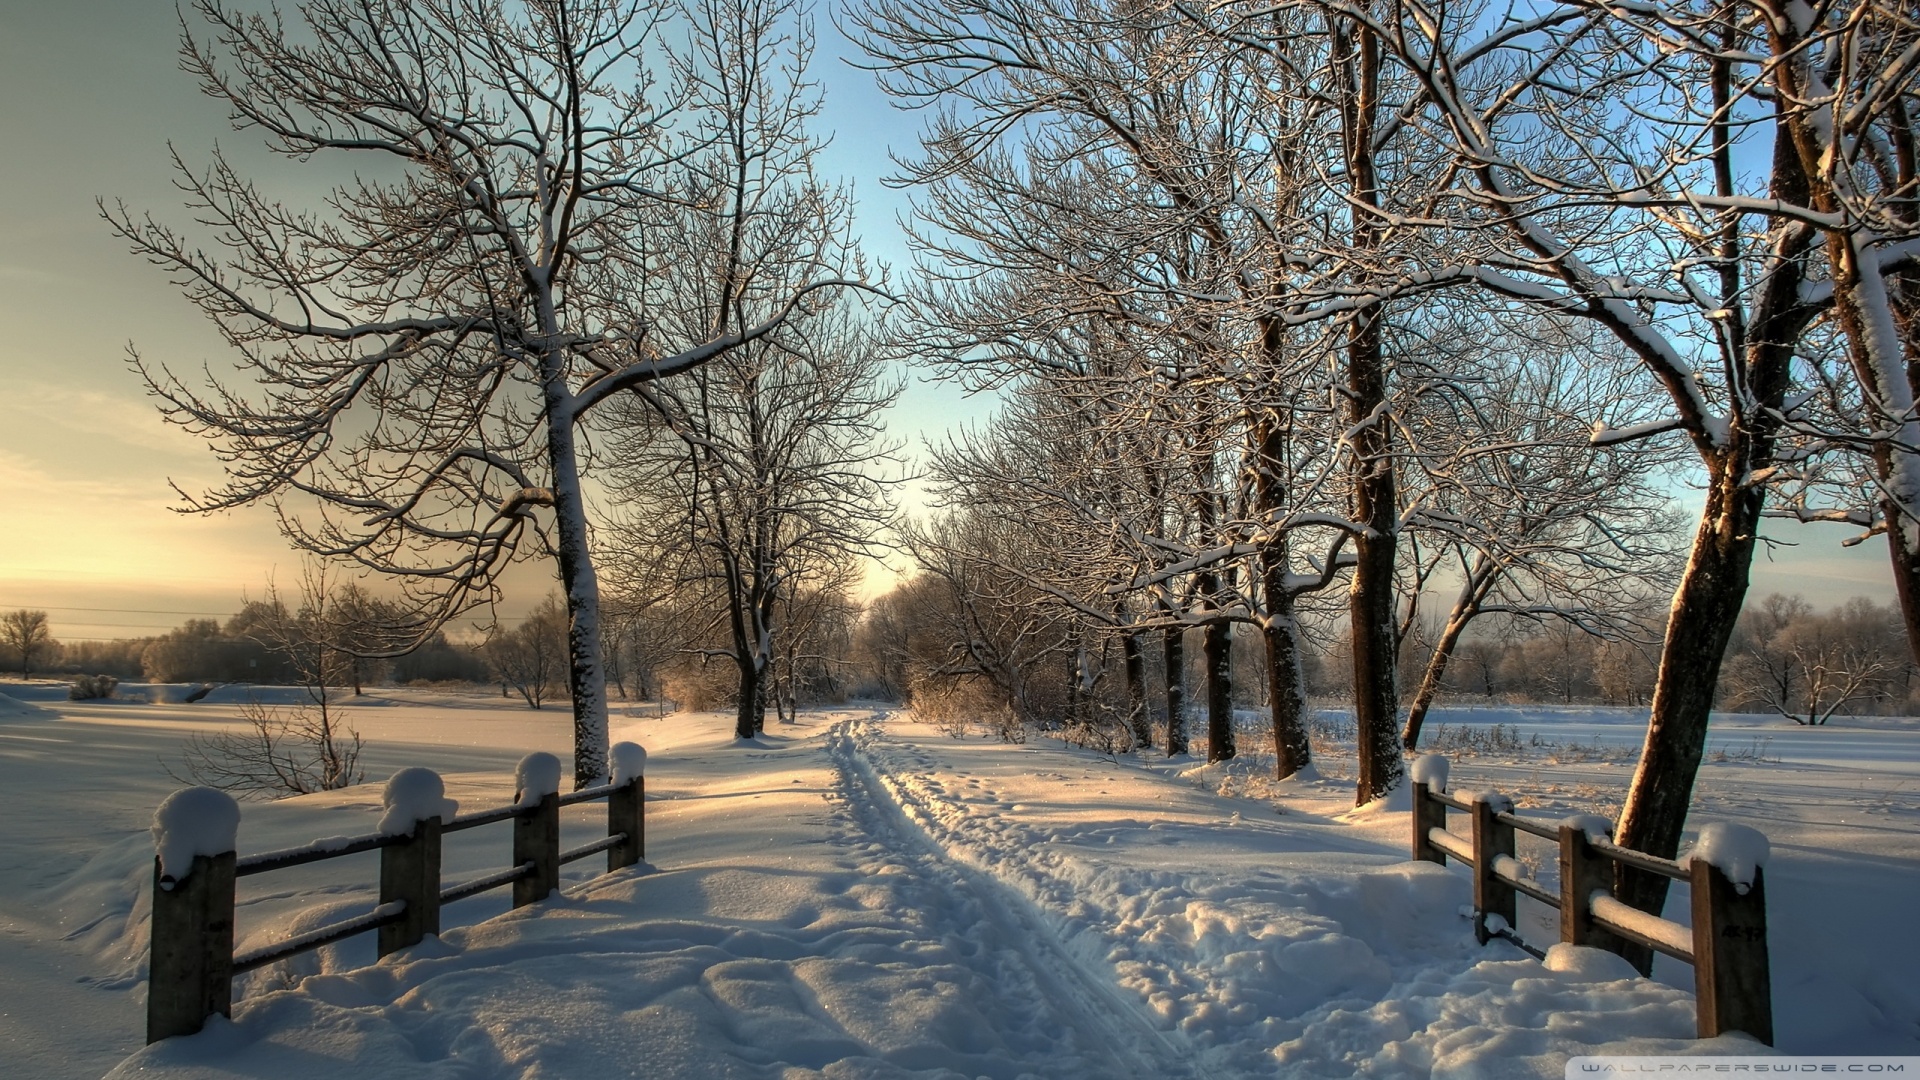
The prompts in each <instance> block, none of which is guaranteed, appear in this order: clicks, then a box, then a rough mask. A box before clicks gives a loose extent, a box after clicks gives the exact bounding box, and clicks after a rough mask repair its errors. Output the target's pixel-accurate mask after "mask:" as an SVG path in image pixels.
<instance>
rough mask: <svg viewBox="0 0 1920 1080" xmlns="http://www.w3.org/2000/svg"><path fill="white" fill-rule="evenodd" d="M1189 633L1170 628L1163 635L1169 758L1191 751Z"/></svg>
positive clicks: (1178, 628) (1161, 638) (1161, 646)
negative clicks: (1188, 742) (1188, 695)
mask: <svg viewBox="0 0 1920 1080" xmlns="http://www.w3.org/2000/svg"><path fill="white" fill-rule="evenodd" d="M1185 634H1186V630H1185V629H1184V628H1182V627H1178V626H1169V627H1167V628H1166V629H1165V630H1163V631H1161V632H1160V649H1161V652H1162V655H1164V656H1165V658H1166V664H1167V673H1166V683H1167V756H1168V757H1173V756H1175V755H1178V754H1184V753H1186V752H1187V683H1186V678H1187V671H1186V667H1187V643H1186V639H1185V636H1184V635H1185Z"/></svg>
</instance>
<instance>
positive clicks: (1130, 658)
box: [1120, 630, 1153, 749]
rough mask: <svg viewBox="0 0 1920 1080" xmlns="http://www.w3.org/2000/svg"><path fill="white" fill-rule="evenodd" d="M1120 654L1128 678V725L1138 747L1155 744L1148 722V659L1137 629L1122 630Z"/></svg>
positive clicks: (1134, 743) (1151, 727) (1135, 745)
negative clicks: (1144, 654)
mask: <svg viewBox="0 0 1920 1080" xmlns="http://www.w3.org/2000/svg"><path fill="white" fill-rule="evenodd" d="M1120 655H1121V657H1122V658H1123V660H1122V667H1123V669H1124V670H1125V672H1126V679H1127V726H1128V727H1130V728H1132V729H1133V745H1134V747H1135V748H1136V749H1141V748H1145V747H1149V746H1152V745H1153V726H1152V725H1151V724H1149V723H1147V660H1146V657H1145V656H1143V655H1142V654H1141V650H1140V635H1139V633H1138V632H1137V631H1133V630H1124V631H1122V632H1121V634H1120Z"/></svg>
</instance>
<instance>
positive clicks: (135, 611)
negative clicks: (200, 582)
mask: <svg viewBox="0 0 1920 1080" xmlns="http://www.w3.org/2000/svg"><path fill="white" fill-rule="evenodd" d="M20 606H28V605H17V604H0V607H20ZM31 606H32V607H34V608H37V609H39V610H42V611H91V612H98V613H104V614H111V615H216V616H218V615H232V614H234V612H232V611H159V610H155V609H152V608H119V607H62V606H60V605H59V604H34V605H31ZM99 625H101V626H106V625H110V624H107V623H100V624H99Z"/></svg>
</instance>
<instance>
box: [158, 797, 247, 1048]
mask: <svg viewBox="0 0 1920 1080" xmlns="http://www.w3.org/2000/svg"><path fill="white" fill-rule="evenodd" d="M239 828H240V807H239V804H237V803H235V802H234V801H233V797H232V796H230V795H228V794H227V793H226V792H224V791H218V790H216V789H214V788H208V787H195V788H186V789H183V790H181V791H176V792H174V793H173V794H172V795H169V796H167V799H166V801H165V802H162V803H161V804H160V808H159V809H158V810H156V811H154V815H153V839H154V860H153V922H152V926H151V938H152V940H151V944H150V946H149V952H148V960H147V1041H148V1042H149V1043H153V1042H159V1041H160V1040H161V1039H167V1038H171V1037H173V1036H175V1035H191V1034H193V1033H194V1032H196V1031H199V1030H200V1029H201V1028H202V1027H204V1026H205V1025H206V1022H207V1017H209V1016H212V1015H213V1014H215V1013H219V1014H220V1015H221V1016H228V1015H231V1014H232V1012H233V880H234V861H235V856H234V848H235V846H236V844H235V841H236V838H237V834H238V832H239Z"/></svg>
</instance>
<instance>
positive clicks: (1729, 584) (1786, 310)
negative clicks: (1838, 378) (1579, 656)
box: [1614, 121, 1815, 971]
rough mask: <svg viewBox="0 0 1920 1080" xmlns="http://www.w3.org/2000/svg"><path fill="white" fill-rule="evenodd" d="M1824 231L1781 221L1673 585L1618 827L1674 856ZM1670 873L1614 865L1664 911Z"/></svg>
mask: <svg viewBox="0 0 1920 1080" xmlns="http://www.w3.org/2000/svg"><path fill="white" fill-rule="evenodd" d="M1784 126H1785V124H1784V121H1781V122H1778V123H1777V124H1776V130H1775V137H1774V162H1773V178H1772V190H1773V193H1774V194H1775V195H1776V196H1777V197H1780V198H1782V199H1785V200H1787V201H1789V202H1794V203H1804V201H1805V197H1806V184H1805V175H1804V173H1803V172H1801V171H1800V169H1799V168H1798V162H1797V160H1796V158H1795V151H1794V150H1793V148H1792V146H1791V142H1790V140H1789V139H1788V138H1787V137H1786V132H1784V131H1782V130H1780V128H1781V127H1784ZM1718 157H1719V159H1720V160H1719V162H1718V163H1717V164H1718V171H1719V172H1720V174H1721V177H1720V184H1721V186H1722V188H1723V189H1729V190H1730V185H1731V176H1730V174H1731V151H1730V150H1726V149H1723V150H1722V151H1721V153H1720V154H1719V155H1718ZM1727 235H1728V236H1729V237H1730V239H1729V240H1728V247H1729V248H1730V249H1731V248H1732V247H1733V244H1734V243H1735V241H1734V240H1733V239H1731V238H1732V237H1735V236H1736V230H1735V228H1734V223H1732V222H1731V221H1730V222H1729V225H1728V228H1727ZM1814 239H1815V233H1814V230H1813V229H1812V228H1811V227H1810V226H1806V225H1801V224H1795V223H1788V224H1776V225H1774V226H1773V228H1772V230H1771V233H1770V238H1769V241H1768V245H1769V249H1770V250H1769V252H1768V257H1767V260H1766V266H1765V271H1766V272H1765V273H1764V274H1763V275H1762V277H1761V278H1760V282H1759V284H1758V285H1757V286H1756V289H1755V296H1754V300H1753V317H1752V320H1751V325H1750V326H1747V327H1745V328H1744V329H1741V332H1742V333H1743V334H1744V335H1745V337H1744V342H1743V344H1742V346H1741V348H1740V350H1739V353H1738V355H1740V356H1741V358H1742V361H1743V363H1742V367H1744V368H1745V376H1746V389H1747V393H1748V394H1749V395H1750V396H1751V404H1749V405H1748V406H1747V408H1746V411H1745V414H1744V415H1741V416H1738V417H1736V422H1734V423H1731V424H1729V425H1727V432H1726V435H1725V436H1724V440H1723V442H1724V445H1723V446H1722V447H1721V448H1720V449H1718V450H1714V449H1712V448H1707V449H1703V451H1702V456H1703V457H1704V458H1705V459H1706V462H1707V469H1708V484H1707V492H1706V496H1707V498H1706V506H1705V507H1704V508H1703V509H1702V511H1701V514H1700V524H1699V526H1698V528H1697V529H1696V530H1695V532H1694V541H1693V551H1692V555H1691V557H1690V559H1689V560H1688V563H1687V568H1686V571H1685V572H1684V574H1683V575H1682V576H1681V579H1680V586H1679V588H1678V589H1677V590H1676V591H1675V592H1674V596H1673V607H1672V610H1671V613H1670V614H1669V616H1668V619H1667V635H1666V640H1665V641H1664V642H1663V643H1662V645H1661V649H1660V669H1659V674H1658V676H1657V677H1656V681H1655V683H1654V688H1653V701H1652V705H1651V716H1650V717H1649V719H1648V724H1647V738H1646V743H1645V745H1644V747H1643V748H1642V749H1641V752H1640V763H1639V766H1638V767H1637V768H1636V769H1635V770H1634V774H1633V783H1632V785H1631V786H1630V787H1629V788H1628V789H1627V799H1626V803H1625V805H1624V806H1622V807H1621V810H1620V821H1619V825H1618V827H1617V828H1616V829H1615V837H1616V839H1617V842H1618V843H1620V844H1621V845H1622V846H1624V847H1630V848H1635V849H1637V850H1640V851H1645V852H1647V853H1648V854H1650V855H1656V856H1659V857H1661V858H1668V859H1670V858H1673V857H1674V855H1676V854H1677V853H1678V852H1679V850H1680V834H1681V831H1682V830H1683V829H1684V828H1685V827H1686V820H1687V811H1688V809H1689V807H1690V806H1691V803H1692V799H1693V782H1694V779H1695V777H1696V775H1697V774H1698V771H1699V768H1700V758H1701V755H1702V753H1703V752H1704V751H1705V749H1706V737H1707V721H1708V719H1709V717H1710V714H1711V710H1712V708H1713V693H1714V689H1715V687H1716V685H1717V684H1718V683H1719V679H1720V665H1721V662H1722V660H1723V659H1724V657H1725V655H1726V649H1727V642H1728V640H1729V639H1730V638H1731V637H1732V635H1733V628H1734V623H1735V621H1736V620H1737V619H1738V618H1739V616H1740V607H1741V604H1742V603H1743V602H1744V601H1745V599H1746V593H1747V584H1748V572H1749V570H1750V568H1751V566H1752V562H1753V550H1754V544H1755V537H1756V534H1757V532H1758V531H1759V526H1760V514H1761V510H1762V508H1763V505H1764V501H1765V496H1766V492H1765V488H1764V487H1762V486H1760V485H1758V484H1753V483H1750V482H1749V478H1750V477H1752V476H1754V475H1755V474H1756V473H1758V472H1759V471H1761V470H1763V469H1768V468H1770V467H1771V466H1772V465H1773V463H1774V440H1775V436H1776V432H1777V426H1778V422H1777V421H1776V420H1775V419H1774V417H1776V416H1777V415H1778V411H1779V409H1780V406H1781V402H1782V401H1783V400H1784V399H1785V395H1786V386H1787V381H1788V375H1789V371H1790V365H1791V362H1792V358H1793V351H1794V345H1795V343H1796V342H1797V341H1798V340H1799V337H1800V334H1801V333H1802V332H1803V331H1804V329H1805V327H1806V325H1807V323H1808V322H1809V321H1810V320H1811V318H1812V317H1813V314H1814V312H1813V311H1812V310H1811V309H1808V308H1806V307H1805V306H1803V305H1802V303H1801V301H1800V287H1801V283H1802V282H1803V281H1805V280H1806V263H1807V258H1808V255H1809V252H1810V250H1811V248H1812V246H1813V241H1814ZM1736 273H1737V264H1736V263H1733V262H1732V261H1731V260H1729V263H1728V268H1727V269H1726V270H1725V271H1723V274H1724V275H1725V276H1726V280H1725V281H1724V283H1723V286H1722V288H1723V290H1724V291H1725V292H1726V294H1727V296H1728V306H1729V308H1730V309H1733V308H1734V304H1735V303H1736V301H1735V300H1734V299H1733V298H1734V297H1736V296H1737V294H1738V285H1739V283H1738V280H1737V277H1736V276H1735V274H1736ZM1737 329H1738V328H1737ZM1667 885H1668V882H1667V879H1666V878H1664V877H1661V876H1659V875H1657V874H1648V873H1645V872H1641V871H1636V870H1634V869H1632V868H1631V867H1627V866H1619V867H1618V868H1617V869H1616V871H1615V877H1614V892H1615V895H1617V896H1618V897H1619V898H1620V899H1621V900H1622V901H1623V902H1625V903H1627V904H1630V905H1632V906H1634V907H1636V908H1639V909H1640V910H1642V911H1646V912H1651V913H1653V914H1659V912H1660V909H1661V908H1662V906H1663V905H1664V904H1665V903H1666V896H1667ZM1622 951H1623V954H1624V955H1626V956H1627V958H1628V959H1629V960H1632V961H1633V962H1634V963H1635V965H1636V966H1638V967H1639V968H1640V969H1641V970H1642V971H1650V970H1651V969H1652V964H1653V954H1652V952H1651V951H1649V950H1647V949H1644V948H1641V947H1637V946H1630V947H1628V948H1626V949H1623V950H1622Z"/></svg>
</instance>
